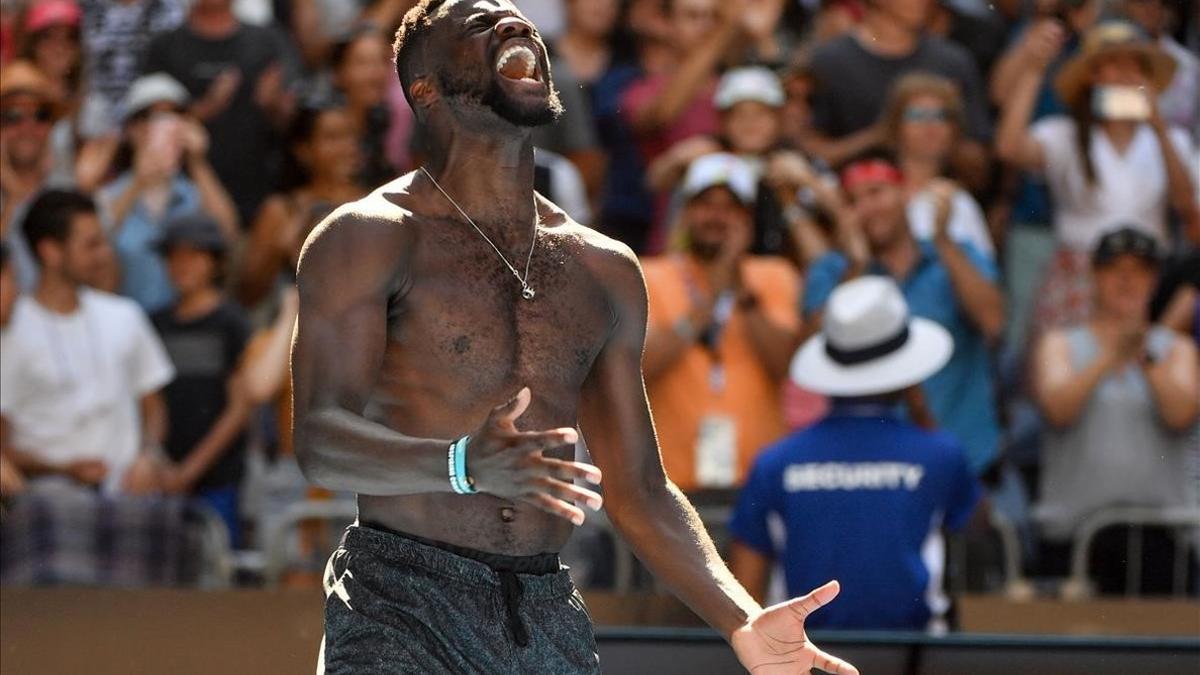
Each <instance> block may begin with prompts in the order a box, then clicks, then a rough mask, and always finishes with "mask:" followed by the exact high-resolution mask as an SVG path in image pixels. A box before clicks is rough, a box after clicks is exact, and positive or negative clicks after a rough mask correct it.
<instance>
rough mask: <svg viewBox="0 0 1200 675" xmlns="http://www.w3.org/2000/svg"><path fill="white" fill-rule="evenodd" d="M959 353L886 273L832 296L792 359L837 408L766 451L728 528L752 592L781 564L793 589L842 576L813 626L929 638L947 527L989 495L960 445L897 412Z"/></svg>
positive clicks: (799, 376) (760, 591)
mask: <svg viewBox="0 0 1200 675" xmlns="http://www.w3.org/2000/svg"><path fill="white" fill-rule="evenodd" d="M953 351H954V342H953V339H952V338H951V337H950V333H949V332H947V331H946V329H944V328H942V327H941V326H940V325H938V324H937V323H935V322H933V321H930V320H928V319H922V318H920V317H914V316H911V315H910V314H909V311H908V305H907V303H906V302H905V300H904V296H903V295H902V294H901V292H900V289H899V287H897V285H896V283H895V282H894V281H892V280H891V279H889V278H887V277H883V276H864V277H860V278H858V279H854V280H853V281H849V282H846V283H844V284H842V285H841V286H839V287H837V288H836V289H835V290H834V291H833V293H832V294H831V296H830V299H829V304H828V306H827V309H826V312H825V322H824V324H823V327H822V332H821V333H820V334H818V335H814V336H813V337H811V338H810V339H809V340H808V341H807V342H805V343H804V345H803V346H802V347H801V348H800V350H799V351H798V352H796V355H795V358H794V359H793V360H792V363H791V377H792V379H793V380H794V381H795V382H796V384H798V385H799V386H801V387H805V388H807V389H810V390H812V391H816V392H820V393H822V394H826V395H828V396H830V397H832V398H833V407H832V409H831V411H830V413H829V415H828V416H826V417H825V418H824V419H823V420H822V421H820V422H818V423H817V424H815V425H813V426H811V427H808V428H807V429H805V430H803V431H800V432H797V433H795V434H793V435H791V436H789V437H788V438H786V439H784V440H783V441H780V442H779V443H777V444H775V445H773V446H771V447H769V448H767V449H765V450H764V451H763V452H762V453H761V454H760V455H759V457H758V459H757V460H756V461H755V464H754V468H753V470H752V471H751V473H750V477H749V479H748V480H747V482H746V486H745V488H744V489H743V491H742V493H741V496H740V499H739V501H738V505H737V508H736V510H735V512H734V516H733V520H732V522H731V524H730V529H731V532H732V534H733V537H734V542H733V546H732V551H731V560H730V568H731V569H732V570H733V572H734V574H735V575H736V576H737V577H738V579H739V580H740V581H741V582H742V583H743V584H744V585H745V586H746V588H747V590H749V591H750V592H751V593H752V594H754V595H755V597H756V598H760V599H761V598H762V597H763V596H764V595H765V594H766V589H767V585H768V583H767V582H768V577H769V574H770V569H771V564H772V562H778V563H780V565H781V566H782V568H783V571H784V575H785V577H786V580H787V589H788V593H789V595H795V594H798V593H800V592H801V590H800V589H802V588H806V587H805V586H804V584H806V583H810V581H811V580H812V579H825V578H828V577H830V576H836V577H837V578H838V579H839V581H841V582H842V585H843V587H844V588H845V590H843V591H842V596H841V598H840V599H841V600H842V601H843V602H840V603H839V604H838V605H837V606H836V607H834V606H831V607H828V608H826V611H825V612H824V613H823V615H822V616H820V617H816V616H814V617H810V619H809V621H810V622H811V625H813V626H818V625H819V626H820V627H822V628H846V629H892V630H923V629H925V628H927V627H929V626H930V622H931V621H932V620H936V619H937V618H938V615H939V614H940V613H942V612H944V611H945V609H946V606H947V603H946V601H945V599H944V598H942V597H941V594H940V585H941V569H942V562H943V561H942V558H943V557H944V556H943V555H942V549H941V547H940V541H939V532H940V529H941V528H942V527H946V528H949V529H958V528H961V527H963V526H964V525H965V524H966V523H967V522H968V520H970V518H971V515H972V513H974V512H975V511H976V506H977V504H978V503H979V501H980V495H981V488H980V486H979V483H978V482H977V480H976V478H975V476H974V474H973V473H972V471H971V469H970V467H969V466H968V465H967V461H966V455H965V453H964V452H963V450H962V447H961V446H960V445H959V443H958V441H957V440H955V439H954V437H952V436H950V435H949V434H946V433H941V432H934V431H928V430H925V429H922V428H921V427H919V426H917V425H915V424H913V423H911V422H908V421H906V420H904V419H903V418H902V417H901V415H900V414H899V406H900V403H901V401H903V400H904V399H905V395H906V390H910V389H911V388H912V387H915V386H917V385H919V384H920V383H921V382H922V381H924V380H925V379H926V378H928V377H930V376H931V375H933V374H934V373H936V372H937V371H938V370H940V369H941V368H942V367H943V366H944V365H946V363H947V362H948V361H949V359H950V355H951V353H952V352H953ZM779 520H781V521H782V524H783V527H782V528H779V527H776V526H775V525H773V521H779Z"/></svg>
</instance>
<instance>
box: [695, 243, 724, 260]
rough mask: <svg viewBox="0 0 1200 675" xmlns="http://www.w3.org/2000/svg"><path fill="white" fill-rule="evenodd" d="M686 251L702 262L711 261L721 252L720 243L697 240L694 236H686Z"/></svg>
mask: <svg viewBox="0 0 1200 675" xmlns="http://www.w3.org/2000/svg"><path fill="white" fill-rule="evenodd" d="M688 251H690V252H691V253H692V255H694V256H696V258H698V259H699V260H701V261H703V262H712V261H713V260H716V259H717V256H718V255H720V254H721V244H719V243H715V242H711V241H698V240H696V238H695V237H688Z"/></svg>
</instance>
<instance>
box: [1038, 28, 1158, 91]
mask: <svg viewBox="0 0 1200 675" xmlns="http://www.w3.org/2000/svg"><path fill="white" fill-rule="evenodd" d="M1119 53H1129V54H1136V55H1138V56H1141V57H1142V58H1143V59H1145V61H1146V63H1147V64H1148V65H1149V67H1150V82H1151V86H1153V87H1154V89H1155V90H1156V91H1162V90H1164V89H1166V88H1167V86H1168V85H1170V84H1171V78H1172V77H1174V75H1175V59H1173V58H1171V56H1170V55H1169V54H1167V53H1166V52H1164V51H1163V50H1162V49H1160V48H1159V47H1158V45H1157V44H1155V43H1154V42H1152V41H1151V40H1150V39H1149V38H1147V37H1146V34H1145V33H1143V32H1142V31H1141V30H1140V29H1139V28H1138V27H1137V26H1134V25H1133V24H1131V23H1129V22H1127V21H1105V22H1104V23H1100V24H1097V25H1096V26H1094V27H1093V28H1091V29H1090V30H1088V32H1087V33H1086V34H1085V35H1084V37H1083V44H1082V46H1081V47H1080V48H1079V51H1078V52H1077V53H1076V54H1075V55H1074V56H1073V57H1071V58H1070V59H1069V60H1068V61H1067V62H1066V63H1065V64H1063V67H1062V68H1061V69H1060V70H1059V71H1058V76H1057V77H1055V78H1054V89H1055V91H1057V92H1058V95H1059V97H1060V98H1062V100H1063V101H1064V102H1065V103H1067V105H1071V106H1073V105H1075V103H1076V102H1077V101H1078V99H1079V96H1080V95H1081V94H1082V93H1083V92H1084V90H1086V89H1087V87H1088V85H1090V84H1091V81H1092V71H1093V66H1094V65H1095V62H1096V60H1097V59H1098V58H1100V57H1102V56H1107V55H1109V54H1119Z"/></svg>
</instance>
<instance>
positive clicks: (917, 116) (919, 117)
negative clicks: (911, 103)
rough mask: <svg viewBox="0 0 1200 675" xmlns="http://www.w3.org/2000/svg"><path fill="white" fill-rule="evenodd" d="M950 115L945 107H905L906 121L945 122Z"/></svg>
mask: <svg viewBox="0 0 1200 675" xmlns="http://www.w3.org/2000/svg"><path fill="white" fill-rule="evenodd" d="M949 118H950V116H949V115H948V114H947V113H946V109H945V108H918V107H912V108H905V109H904V121H905V122H945V121H946V120H947V119H949Z"/></svg>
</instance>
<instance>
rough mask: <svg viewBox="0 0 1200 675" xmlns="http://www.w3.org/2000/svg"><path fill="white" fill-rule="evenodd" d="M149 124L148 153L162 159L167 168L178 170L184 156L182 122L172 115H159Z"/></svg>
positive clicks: (152, 118)
mask: <svg viewBox="0 0 1200 675" xmlns="http://www.w3.org/2000/svg"><path fill="white" fill-rule="evenodd" d="M149 124H150V126H149V128H148V129H147V131H146V151H147V152H150V153H152V154H153V155H155V156H156V157H159V158H161V159H162V161H163V164H164V165H165V166H168V167H171V168H173V169H176V170H177V169H178V167H179V164H180V161H181V159H182V156H183V122H182V120H180V119H179V117H178V116H176V115H174V114H171V113H159V114H157V115H155V116H154V117H151V118H150V122H149ZM172 173H174V171H172Z"/></svg>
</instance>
